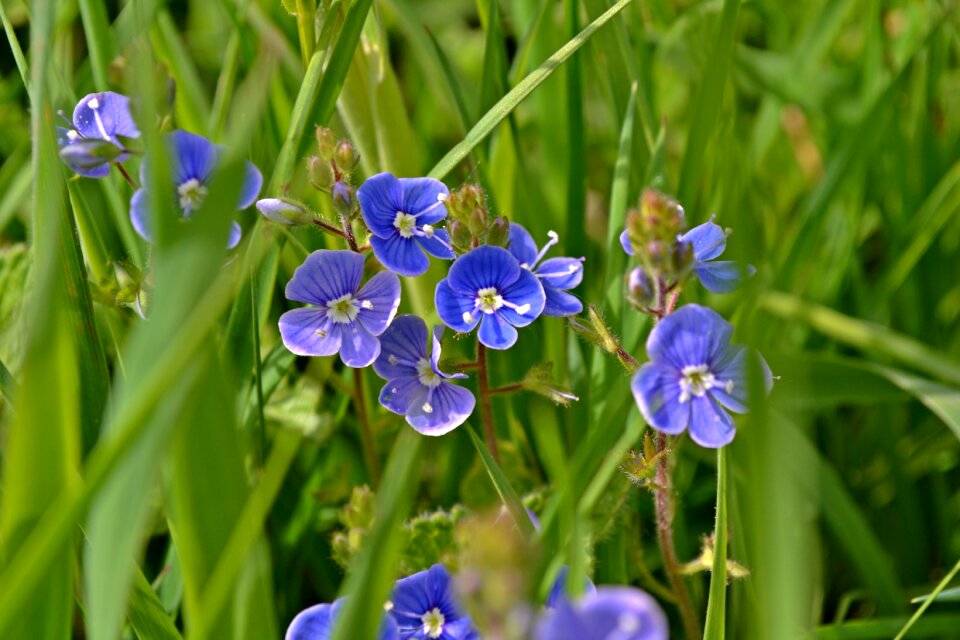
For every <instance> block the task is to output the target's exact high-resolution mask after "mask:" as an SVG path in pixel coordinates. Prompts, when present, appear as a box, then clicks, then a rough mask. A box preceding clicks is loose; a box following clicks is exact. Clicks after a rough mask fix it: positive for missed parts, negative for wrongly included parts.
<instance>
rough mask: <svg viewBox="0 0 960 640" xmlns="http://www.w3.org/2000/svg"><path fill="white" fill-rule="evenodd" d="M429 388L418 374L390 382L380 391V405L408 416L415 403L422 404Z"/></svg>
mask: <svg viewBox="0 0 960 640" xmlns="http://www.w3.org/2000/svg"><path fill="white" fill-rule="evenodd" d="M426 392H427V387H426V386H425V385H424V384H423V383H422V382H420V377H419V376H417V375H416V374H414V375H412V376H406V377H403V378H395V379H393V380H388V381H387V384H385V385H383V388H382V389H380V398H379V400H380V404H381V405H383V406H384V408H386V409H388V410H390V411H392V412H394V413H396V414H399V415H401V416H402V415H406V413H407V411H409V410H410V407H411V406H412V405H413V404H414V403H421V402H423V401H422V398H423V396H424V395H425V394H426Z"/></svg>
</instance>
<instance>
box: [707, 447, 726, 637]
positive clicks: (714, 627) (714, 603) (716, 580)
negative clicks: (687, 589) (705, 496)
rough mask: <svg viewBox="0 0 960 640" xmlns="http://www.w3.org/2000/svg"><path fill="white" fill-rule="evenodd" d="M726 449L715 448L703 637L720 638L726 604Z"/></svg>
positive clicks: (722, 633)
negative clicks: (714, 500) (714, 499)
mask: <svg viewBox="0 0 960 640" xmlns="http://www.w3.org/2000/svg"><path fill="white" fill-rule="evenodd" d="M726 452H727V449H726V447H720V448H719V449H717V524H716V528H715V530H714V533H713V573H712V574H711V576H710V598H709V599H708V600H707V623H706V629H705V630H704V636H703V637H704V639H705V640H711V639H716V640H723V637H724V633H725V626H726V625H725V624H724V623H725V618H726V604H727V455H726Z"/></svg>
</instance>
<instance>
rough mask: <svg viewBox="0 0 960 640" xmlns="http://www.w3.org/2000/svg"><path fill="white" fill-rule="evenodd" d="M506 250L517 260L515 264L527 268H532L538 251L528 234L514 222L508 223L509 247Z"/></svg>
mask: <svg viewBox="0 0 960 640" xmlns="http://www.w3.org/2000/svg"><path fill="white" fill-rule="evenodd" d="M507 250H508V251H509V252H510V253H511V255H513V257H514V258H516V259H517V262H519V263H520V264H521V265H523V264H525V265H527V268H533V263H534V262H536V260H537V253H538V251H539V249H538V248H537V243H536V242H534V240H533V236H531V235H530V232H529V231H527V230H526V228H525V227H523V226H521V225H519V224H517V223H516V222H511V223H510V245H509V246H508V247H507Z"/></svg>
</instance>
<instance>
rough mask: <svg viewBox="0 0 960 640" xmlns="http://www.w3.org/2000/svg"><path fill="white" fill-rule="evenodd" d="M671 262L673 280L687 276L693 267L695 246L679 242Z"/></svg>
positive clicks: (674, 247) (674, 249)
mask: <svg viewBox="0 0 960 640" xmlns="http://www.w3.org/2000/svg"><path fill="white" fill-rule="evenodd" d="M671 262H672V264H671V265H670V268H671V270H672V274H671V275H672V276H673V278H672V279H673V280H679V279H680V278H682V277H683V276H685V275H686V274H687V273H688V272H689V271H690V267H692V266H693V244H692V243H690V242H682V241H680V240H677V241H676V243H675V244H674V246H673V251H672V255H671Z"/></svg>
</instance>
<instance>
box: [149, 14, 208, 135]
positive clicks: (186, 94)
mask: <svg viewBox="0 0 960 640" xmlns="http://www.w3.org/2000/svg"><path fill="white" fill-rule="evenodd" d="M151 35H152V38H151V40H152V42H153V46H154V47H155V48H156V51H157V56H158V57H159V58H160V59H161V60H164V61H165V62H166V63H167V64H168V65H169V67H170V72H171V74H173V78H174V80H175V81H176V83H177V91H176V105H175V106H176V114H177V121H178V122H179V124H180V126H181V127H182V128H184V129H188V130H190V131H193V132H194V133H199V134H201V135H208V134H209V132H208V131H207V126H208V124H209V122H210V99H209V98H208V97H207V90H206V88H205V87H204V84H203V81H202V80H201V79H200V73H199V72H198V71H197V67H196V65H194V63H193V60H191V58H190V53H189V52H188V51H187V48H186V46H185V45H184V43H183V40H181V38H180V34H179V33H178V32H177V26H176V24H174V22H173V18H172V17H171V16H170V13H169V12H168V11H167V10H166V9H161V10H159V11H158V12H157V17H156V24H155V25H154V29H153V31H152V34H151Z"/></svg>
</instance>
